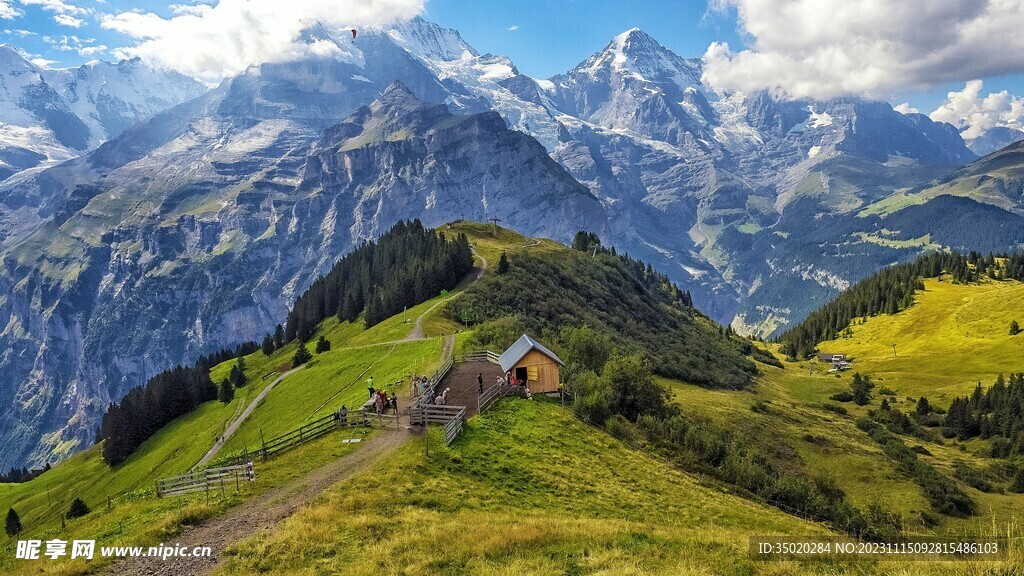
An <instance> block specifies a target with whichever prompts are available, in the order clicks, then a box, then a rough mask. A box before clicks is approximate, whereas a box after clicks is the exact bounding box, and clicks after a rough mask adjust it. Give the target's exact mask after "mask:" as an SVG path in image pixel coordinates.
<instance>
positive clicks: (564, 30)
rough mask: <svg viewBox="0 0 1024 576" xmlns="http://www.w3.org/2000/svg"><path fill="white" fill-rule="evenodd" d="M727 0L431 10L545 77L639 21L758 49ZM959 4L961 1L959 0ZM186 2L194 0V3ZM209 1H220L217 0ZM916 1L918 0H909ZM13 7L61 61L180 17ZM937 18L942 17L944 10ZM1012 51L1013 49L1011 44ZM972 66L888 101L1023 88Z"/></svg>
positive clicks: (1006, 74)
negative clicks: (977, 85) (142, 24)
mask: <svg viewBox="0 0 1024 576" xmlns="http://www.w3.org/2000/svg"><path fill="white" fill-rule="evenodd" d="M396 1H399V0H396ZM718 1H719V2H723V3H724V4H727V5H731V7H730V8H729V9H725V10H709V9H708V5H707V4H706V3H705V2H703V1H679V0H676V1H670V0H634V1H631V2H621V1H610V0H586V1H585V0H576V1H573V0H517V1H515V2H480V1H479V0H477V1H474V0H429V1H428V2H427V3H426V9H425V11H424V12H423V15H424V16H425V17H426V18H428V19H430V20H433V21H435V22H438V23H440V24H443V25H445V26H449V27H452V28H456V29H458V30H459V31H460V32H461V33H462V35H463V37H464V38H465V39H466V40H467V41H468V42H469V43H470V44H472V45H473V46H474V47H475V48H477V49H478V50H479V51H481V52H491V53H495V54H502V55H506V56H509V57H510V58H511V59H512V60H513V62H515V63H516V65H517V66H518V67H519V68H520V70H521V71H523V72H525V73H527V74H530V75H531V76H535V77H540V78H545V77H548V76H551V75H553V74H556V73H558V72H561V71H564V70H566V69H568V68H570V67H572V66H573V65H575V64H576V63H578V62H579V61H581V60H583V59H584V58H586V57H587V56H588V55H590V54H591V53H593V52H595V51H597V50H599V49H601V48H602V47H603V46H604V45H605V44H607V42H608V41H609V40H610V39H611V38H612V37H613V36H614V35H616V34H618V33H620V32H622V31H624V30H627V29H629V28H632V27H640V28H642V29H644V30H646V31H647V32H649V33H650V34H651V35H653V36H654V37H655V38H657V39H658V40H659V41H660V42H661V43H662V44H664V45H665V46H667V47H669V48H671V49H672V50H673V51H675V52H677V53H678V54H680V55H683V56H687V57H699V56H702V55H703V54H704V53H705V51H706V50H707V49H708V46H709V45H711V44H712V43H713V42H725V43H728V45H729V47H730V48H731V50H732V51H734V52H738V51H741V50H743V49H744V48H749V47H751V45H752V43H753V35H752V34H751V33H750V29H755V26H754V25H750V26H748V27H747V28H744V27H743V25H741V24H740V23H738V21H737V16H736V14H737V11H736V10H737V7H739V6H741V5H743V4H744V2H748V1H749V0H718ZM775 1H778V2H783V1H786V0H775ZM803 1H804V2H808V1H809V0H803ZM822 1H826V0H822ZM921 1H925V0H921ZM954 1H958V0H950V2H954ZM180 2H181V3H183V4H188V3H190V2H189V0H180ZM203 2H204V3H215V2H216V0H203ZM908 2H910V0H907V2H902V4H903V5H906V4H907V3H908ZM192 3H193V4H194V3H196V2H195V1H193V2H192ZM797 3H799V2H797ZM760 4H762V5H763V4H765V3H764V2H761V3H760ZM4 6H6V7H7V9H8V12H9V13H10V12H11V11H14V12H16V13H18V15H16V16H15V17H13V18H8V19H0V31H2V32H0V42H6V43H10V44H13V45H15V46H18V47H19V48H22V49H23V50H25V51H27V52H29V53H31V54H33V55H36V56H38V57H40V58H42V59H44V60H51V61H54V62H55V64H54V66H71V65H77V64H80V63H82V62H85V61H88V60H91V59H94V58H102V59H113V55H112V52H113V50H114V49H115V48H118V47H125V46H131V45H132V44H133V43H135V42H137V41H138V40H137V39H132V38H130V37H129V36H126V35H124V34H122V33H120V32H116V31H113V30H110V29H107V28H104V27H102V26H101V25H100V20H101V19H102V18H103V16H104V15H105V14H114V13H117V12H127V11H139V12H154V13H155V14H158V15H160V16H162V17H165V18H170V17H171V16H172V15H173V14H174V12H173V11H172V9H171V8H170V7H169V6H170V5H169V4H168V3H161V2H153V1H148V0H134V1H129V0H105V1H104V0H0V17H2V16H3V14H4ZM911 16H913V13H911ZM937 17H939V18H941V17H942V14H939V15H938V16H937ZM57 20H59V21H60V22H62V23H58V21H57ZM824 22H825V24H823V25H826V26H827V25H829V21H828V20H825V21H824ZM769 24H770V22H769ZM76 25H77V26H76ZM909 26H910V25H909V24H908V27H909ZM512 28H514V29H512ZM748 28H749V29H748ZM1016 35H1017V36H1020V34H1019V33H1018V34H1016ZM102 47H106V49H105V50H104V49H102ZM1006 49H1007V50H1013V49H1014V48H1013V46H1006ZM733 62H734V63H735V62H736V61H733ZM964 64H965V65H964V67H963V73H962V74H958V73H957V72H958V70H957V68H956V62H955V60H954V61H953V63H952V64H951V65H947V67H946V69H944V70H942V71H941V72H936V74H940V75H942V76H943V79H944V81H942V82H941V83H940V84H939V85H937V86H930V87H921V86H913V85H907V86H899V85H895V86H894V85H892V84H891V83H890V84H889V85H886V88H885V90H886V91H885V92H884V94H885V96H883V97H884V98H886V99H888V100H889V101H890V102H892V103H893V104H897V103H900V102H904V101H908V102H909V103H910V105H912V106H914V107H916V108H919V109H920V110H921V111H923V112H930V111H931V110H933V109H934V108H935V107H936V106H938V105H939V104H941V103H942V102H943V101H944V100H945V99H946V93H947V92H949V91H954V90H961V89H963V88H964V82H965V81H967V80H970V79H973V78H981V79H982V80H984V90H983V92H982V94H981V95H982V96H984V94H985V93H988V92H994V91H999V90H1004V89H1005V90H1008V91H1009V92H1010V93H1011V95H1015V94H1024V74H1021V73H1020V72H1021V71H1022V70H1024V66H1020V67H1019V69H1014V62H1010V63H1009V64H1008V66H1003V67H1002V68H1000V69H998V70H996V72H997V73H989V74H987V75H983V76H978V75H975V73H976V70H975V69H976V68H977V66H974V67H972V66H970V65H969V64H971V63H970V62H965V63H964ZM755 65H756V63H755ZM950 67H952V68H950ZM740 72H743V70H742V69H741V70H740ZM747 76H750V74H747ZM733 82H735V79H733Z"/></svg>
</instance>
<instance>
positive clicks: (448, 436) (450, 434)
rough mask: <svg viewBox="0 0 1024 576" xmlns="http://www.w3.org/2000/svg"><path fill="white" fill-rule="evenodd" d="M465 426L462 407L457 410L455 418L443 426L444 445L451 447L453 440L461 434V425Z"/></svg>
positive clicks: (464, 414) (464, 415) (464, 411)
mask: <svg viewBox="0 0 1024 576" xmlns="http://www.w3.org/2000/svg"><path fill="white" fill-rule="evenodd" d="M465 424H466V407H465V406H463V407H462V409H461V410H459V411H458V412H457V413H456V414H455V417H454V418H452V419H451V421H450V422H448V423H447V424H445V425H444V443H445V445H451V443H452V442H454V441H455V438H456V437H457V436H458V435H459V432H462V427H463V425H465Z"/></svg>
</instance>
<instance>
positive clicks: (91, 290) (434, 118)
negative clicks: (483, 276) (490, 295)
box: [0, 56, 605, 466]
mask: <svg viewBox="0 0 1024 576" xmlns="http://www.w3.org/2000/svg"><path fill="white" fill-rule="evenodd" d="M365 58H366V60H364V62H366V63H368V64H369V66H373V65H374V64H373V61H372V57H371V56H366V57H365ZM387 60H388V62H389V64H394V62H393V60H392V58H391V57H390V56H388V58H387ZM407 64H408V65H409V66H410V68H409V69H408V72H407V73H406V76H407V77H408V78H409V79H410V80H411V81H413V82H414V83H415V82H417V81H418V82H419V87H418V90H419V95H420V96H421V97H422V98H424V99H427V100H431V101H432V102H433V103H430V104H428V103H426V102H424V101H421V100H420V99H418V98H417V95H414V93H413V91H412V90H410V89H408V88H406V87H405V86H404V85H395V86H391V87H385V88H384V90H383V94H382V95H381V94H379V93H378V94H377V96H378V99H377V100H376V101H375V102H373V103H372V104H371V105H370V106H368V107H362V108H358V105H359V102H360V101H361V100H362V99H363V98H364V93H362V92H355V93H352V92H338V93H332V94H329V95H325V94H323V93H322V92H321V91H320V88H319V87H320V86H321V84H319V83H307V84H305V85H307V86H312V87H313V88H312V89H311V91H310V92H309V93H306V94H303V93H301V92H297V90H299V89H300V86H302V83H301V82H299V80H302V79H304V78H308V77H310V76H311V75H312V76H313V77H324V76H330V75H334V76H338V75H345V76H346V77H348V76H351V75H352V70H350V69H348V68H347V66H349V64H347V63H339V62H335V61H329V62H320V63H315V62H314V63H311V62H303V63H296V64H293V65H275V66H264V67H261V68H260V69H258V70H252V71H250V72H249V73H247V74H245V75H243V76H241V77H239V78H237V79H235V80H234V81H232V82H229V83H226V84H225V85H224V86H221V87H220V88H218V89H217V90H215V91H213V92H211V93H210V94H208V95H206V96H204V97H203V98H201V99H199V100H196V101H193V102H191V103H189V104H187V105H185V106H182V107H180V108H178V109H175V110H173V111H171V112H169V113H167V114H164V115H158V116H157V117H155V118H154V119H153V120H151V121H149V122H148V123H146V124H142V125H139V126H135V127H132V128H130V129H128V130H127V131H125V133H124V134H123V135H122V136H120V137H119V138H116V139H114V140H112V141H111V142H109V143H107V144H105V145H103V146H101V147H100V148H99V149H98V150H96V151H95V152H93V153H90V154H88V155H86V156H84V157H82V158H79V159H76V160H74V161H71V162H69V163H66V164H64V165H62V166H59V167H57V168H53V169H51V170H49V171H47V172H45V173H44V174H43V175H40V176H39V177H37V178H34V179H30V181H28V182H27V183H24V184H21V185H19V186H18V187H17V188H15V189H12V190H10V191H9V197H12V196H14V195H17V196H19V197H20V198H23V199H26V206H27V207H26V208H25V210H26V211H32V212H33V214H35V217H36V219H37V226H36V227H35V228H34V229H33V230H31V231H29V232H25V233H24V234H23V235H22V237H21V238H20V239H14V238H12V239H11V247H10V249H9V250H8V251H7V252H6V254H5V258H4V270H3V274H2V275H0V287H3V288H5V289H6V290H7V293H8V296H7V298H6V299H4V300H3V301H0V321H2V322H3V324H4V325H5V326H6V327H7V328H6V330H4V331H3V332H2V333H0V346H2V347H3V348H4V349H5V350H7V351H8V352H7V353H6V354H4V355H3V356H2V357H0V373H2V374H4V375H5V376H4V379H3V381H2V383H0V395H2V400H3V402H5V403H7V402H12V403H14V404H15V405H16V406H17V409H16V410H13V411H6V412H5V413H4V414H2V415H0V436H2V437H4V438H9V439H11V443H10V446H11V447H12V449H11V450H9V451H8V450H5V452H4V456H3V460H4V461H2V462H0V466H6V465H10V464H13V463H15V462H23V461H25V460H28V461H32V462H36V461H40V460H42V459H45V458H47V457H54V456H56V457H60V456H63V455H66V454H67V453H69V452H70V451H72V450H74V449H76V447H79V446H81V445H83V443H84V442H87V441H88V440H89V439H90V438H91V437H92V434H93V431H94V426H95V424H96V422H97V419H98V417H99V416H100V414H101V413H102V410H103V408H104V407H105V406H106V404H107V403H108V402H109V401H111V400H114V399H117V398H119V397H120V395H121V394H123V393H124V392H125V391H126V390H127V389H128V388H130V387H131V386H134V385H138V384H139V383H141V382H144V381H145V379H146V378H147V377H148V376H150V375H152V374H153V373H154V372H156V371H159V370H160V369H163V368H165V367H168V366H171V365H173V364H175V363H179V362H186V361H190V360H192V359H194V358H195V357H196V356H198V355H199V354H202V353H205V352H209V351H211V350H214V349H217V348H219V347H222V346H224V345H227V344H230V343H233V342H238V341H242V340H248V339H256V338H259V337H260V336H261V335H262V334H263V333H264V332H266V331H268V330H270V329H272V327H273V325H274V324H275V323H277V322H279V321H280V319H281V318H283V317H284V314H285V313H286V311H287V307H288V306H289V305H290V303H291V301H292V300H293V298H294V296H295V294H296V293H297V292H299V291H301V290H302V289H304V288H306V287H307V286H308V285H309V283H310V282H311V281H312V280H313V279H314V278H315V277H316V276H317V275H319V274H321V273H323V272H325V271H326V270H327V269H329V268H330V266H331V265H332V264H333V263H334V262H335V261H336V259H337V258H338V257H339V256H341V255H342V254H344V253H346V252H347V251H348V250H350V249H351V248H352V247H354V246H356V245H357V244H358V243H359V242H361V241H362V240H363V239H366V238H372V237H375V236H376V235H378V234H379V233H380V232H381V231H383V230H385V229H386V228H387V227H389V226H390V225H391V224H392V223H393V222H394V221H395V220H397V219H400V218H414V217H418V218H420V219H421V220H423V221H424V222H426V223H427V224H429V225H439V224H441V223H443V222H445V221H448V220H451V219H452V218H455V217H458V216H457V215H459V214H462V213H464V214H465V215H466V217H476V218H480V219H482V218H483V217H484V216H489V215H494V214H498V215H500V217H501V218H502V220H503V222H505V223H509V224H511V225H513V226H515V227H517V228H519V229H521V230H525V231H528V232H529V233H531V234H537V235H542V236H547V237H552V238H558V239H562V240H568V239H569V238H570V237H571V235H572V234H573V233H574V232H575V231H576V230H578V229H580V228H585V227H591V224H593V223H598V224H600V223H602V222H603V221H604V219H605V218H604V213H603V208H602V206H601V205H600V203H599V202H598V201H597V200H596V198H594V197H593V196H592V195H591V194H590V192H589V191H588V190H587V189H586V188H585V187H584V186H582V185H580V184H579V183H578V182H576V181H575V180H574V179H573V178H572V177H571V176H569V174H568V173H567V172H566V171H565V169H564V168H563V167H561V166H560V165H559V164H557V163H556V162H555V161H554V160H553V159H551V158H550V157H549V156H548V155H547V153H546V150H545V149H544V147H543V146H542V145H540V144H539V143H538V142H537V141H536V140H534V139H533V138H531V137H530V136H528V135H525V134H523V133H521V132H516V131H512V130H509V129H508V128H507V127H506V125H505V123H504V121H503V120H502V119H501V117H500V116H499V115H498V114H496V113H494V112H482V113H476V114H470V115H465V116H462V115H454V114H452V113H451V112H449V110H448V108H447V107H446V106H444V105H442V104H440V103H439V102H441V101H444V100H445V99H446V98H447V92H446V91H445V90H444V89H443V88H442V87H441V86H440V84H438V83H436V82H430V81H429V79H430V78H431V77H430V76H419V75H417V73H418V72H422V68H419V67H417V66H416V65H415V62H414V61H411V60H410V61H408V62H407ZM361 71H362V72H363V73H367V70H366V68H362V69H361ZM360 75H362V74H360ZM364 77H366V78H372V76H369V75H367V76H364ZM328 85H329V84H328ZM357 86H358V85H357ZM372 86H375V85H372ZM370 89H372V88H370ZM275 94H280V95H282V96H281V97H280V99H279V100H275V99H274V98H272V96H274V95H275ZM349 96H350V97H349ZM353 110H355V112H354V114H352V115H351V116H349V117H348V118H344V116H342V113H343V112H346V113H347V112H352V111H353ZM335 116H338V117H339V118H337V119H334V120H333V121H332V120H331V119H332V117H335ZM338 120H343V121H341V122H340V123H339V122H338ZM331 124H334V126H331ZM40 433H42V434H43V437H42V439H40Z"/></svg>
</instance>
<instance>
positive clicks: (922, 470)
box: [857, 418, 974, 516]
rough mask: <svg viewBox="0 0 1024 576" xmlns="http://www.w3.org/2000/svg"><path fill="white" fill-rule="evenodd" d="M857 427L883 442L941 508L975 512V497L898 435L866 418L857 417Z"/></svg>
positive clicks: (953, 513) (955, 512) (966, 513)
mask: <svg viewBox="0 0 1024 576" xmlns="http://www.w3.org/2000/svg"><path fill="white" fill-rule="evenodd" d="M857 427H858V428H860V429H861V430H863V431H864V432H866V433H867V434H868V436H870V437H871V439H872V440H874V441H875V442H877V443H878V444H880V445H881V446H882V452H884V453H885V455H886V456H888V457H889V458H891V459H892V460H894V461H895V462H896V463H897V464H898V465H899V466H900V468H901V469H902V470H903V471H904V472H906V473H907V474H909V475H910V476H912V477H913V478H914V480H915V481H916V482H917V484H918V485H919V486H921V488H922V489H924V493H925V497H926V498H928V501H929V502H930V503H931V505H932V507H933V508H935V509H936V510H937V511H938V512H941V513H942V514H946V515H949V516H970V515H972V514H974V501H973V500H971V498H970V496H968V495H967V494H965V493H964V492H963V491H962V490H960V488H959V487H958V486H957V485H956V483H955V482H953V481H952V480H950V479H949V478H947V477H945V476H943V475H942V474H941V473H940V472H939V471H938V470H936V469H935V468H934V467H933V466H932V465H931V464H928V463H927V462H923V461H921V460H919V459H918V458H917V454H916V453H915V452H914V451H913V450H911V449H910V448H908V447H907V445H906V444H904V443H903V441H902V440H900V439H899V438H898V437H897V436H894V435H892V434H891V433H889V432H888V431H886V429H885V428H883V427H882V426H880V425H879V424H878V423H876V422H872V421H871V420H868V419H867V418H861V419H859V420H857Z"/></svg>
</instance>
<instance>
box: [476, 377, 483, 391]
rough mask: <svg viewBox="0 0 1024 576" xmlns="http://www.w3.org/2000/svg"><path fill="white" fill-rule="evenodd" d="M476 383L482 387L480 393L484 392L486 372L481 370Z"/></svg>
mask: <svg viewBox="0 0 1024 576" xmlns="http://www.w3.org/2000/svg"><path fill="white" fill-rule="evenodd" d="M476 383H477V386H478V387H479V388H480V392H479V393H480V394H483V393H484V373H483V372H481V373H480V374H479V375H478V376H477V377H476Z"/></svg>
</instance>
